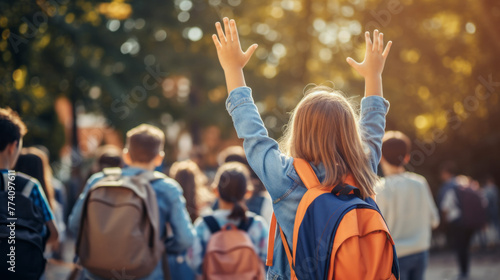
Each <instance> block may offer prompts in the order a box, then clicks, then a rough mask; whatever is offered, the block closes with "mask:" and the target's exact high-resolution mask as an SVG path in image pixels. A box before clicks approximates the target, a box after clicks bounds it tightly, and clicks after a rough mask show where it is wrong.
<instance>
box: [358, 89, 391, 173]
mask: <svg viewBox="0 0 500 280" xmlns="http://www.w3.org/2000/svg"><path fill="white" fill-rule="evenodd" d="M388 111H389V102H388V101H387V100H386V99H384V98H383V97H380V96H369V97H365V98H363V99H362V100H361V120H360V125H361V135H362V138H363V141H364V143H365V145H366V147H367V148H368V149H369V152H370V165H371V167H372V170H373V171H374V172H375V173H376V172H377V167H378V164H379V162H380V158H381V157H382V138H383V137H384V133H385V116H386V115H387V112H388Z"/></svg>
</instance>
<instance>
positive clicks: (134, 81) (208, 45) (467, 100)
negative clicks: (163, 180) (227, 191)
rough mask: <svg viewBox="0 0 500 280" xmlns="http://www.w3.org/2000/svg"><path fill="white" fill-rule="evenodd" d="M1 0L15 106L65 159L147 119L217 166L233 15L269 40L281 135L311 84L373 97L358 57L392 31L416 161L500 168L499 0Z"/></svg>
mask: <svg viewBox="0 0 500 280" xmlns="http://www.w3.org/2000/svg"><path fill="white" fill-rule="evenodd" d="M0 11H1V15H0V34H1V41H0V61H1V64H0V106H1V107H5V106H10V107H12V108H13V109H14V110H17V111H18V112H20V114H21V116H22V118H23V119H24V120H25V121H26V122H27V124H28V127H29V129H30V132H29V133H28V135H27V137H26V138H25V142H26V146H29V145H31V144H35V143H36V144H43V145H45V146H47V147H48V149H49V151H50V152H51V161H52V162H56V161H59V160H60V159H63V161H66V162H72V164H73V166H74V165H78V164H79V162H81V161H82V159H83V158H85V157H86V156H87V155H88V154H89V153H91V152H92V151H94V150H95V148H96V147H97V146H99V145H101V144H105V143H107V144H117V145H121V144H122V142H123V139H124V137H123V136H124V132H125V131H127V130H128V129H130V128H132V127H134V126H136V125H138V124H140V123H143V122H147V123H152V124H155V125H157V126H159V127H162V128H164V129H165V131H166V133H167V135H168V148H167V162H173V161H175V160H177V159H182V158H186V157H188V156H189V154H190V153H191V154H192V153H193V152H194V153H196V156H198V157H199V159H200V162H199V163H200V165H201V166H202V167H203V168H209V167H210V166H215V165H216V162H215V161H216V160H215V155H216V154H217V152H218V151H219V150H220V149H222V148H223V147H224V146H227V145H229V144H231V143H237V138H236V135H235V132H234V129H233V127H232V125H231V119H230V118H229V117H228V114H227V112H226V111H225V107H224V102H225V98H226V96H227V93H226V89H225V84H224V77H223V72H222V69H221V68H220V65H219V63H218V61H217V57H216V53H215V49H214V47H213V45H212V44H213V43H212V40H211V38H210V36H211V34H213V33H214V32H215V28H214V22H215V21H218V20H220V19H221V18H222V17H224V16H227V17H234V18H235V19H236V20H237V22H238V24H239V32H240V34H241V37H242V45H243V48H246V47H248V46H249V45H250V44H251V43H254V42H255V43H258V44H259V49H258V50H257V52H256V53H255V55H254V58H253V59H252V60H251V61H250V63H249V65H248V66H247V68H246V77H247V80H248V84H249V86H251V87H252V88H253V92H254V96H255V100H256V101H257V105H258V107H259V110H260V111H261V113H262V115H263V118H264V121H265V123H266V125H267V127H268V129H269V132H270V135H271V136H272V137H274V138H278V137H279V136H280V135H281V133H282V130H283V125H284V124H285V123H286V122H287V121H288V116H289V115H288V114H287V112H289V111H290V110H291V109H292V108H293V107H294V105H296V104H297V101H298V100H299V99H300V98H301V97H302V96H303V93H304V90H305V89H307V86H306V85H308V84H309V83H316V84H321V83H323V84H326V85H330V86H334V87H335V88H337V89H340V90H342V91H343V92H345V93H346V94H347V95H349V96H352V97H353V98H354V99H355V100H356V101H359V99H360V97H361V96H362V95H363V87H364V84H363V80H362V78H361V77H360V76H357V74H355V73H354V72H353V71H352V70H351V69H350V67H349V66H348V64H347V63H346V62H345V58H346V57H347V56H352V57H354V58H355V59H362V54H363V49H364V38H363V32H364V31H365V30H370V31H371V30H373V29H375V28H378V29H380V30H381V31H382V32H383V33H384V34H385V38H386V40H392V41H394V46H393V49H392V51H391V55H390V57H389V60H388V62H387V64H386V70H385V72H384V92H385V96H386V97H387V99H388V100H389V101H390V102H391V109H390V113H389V115H388V121H387V129H388V130H393V129H397V130H401V131H403V132H405V133H406V134H408V135H410V136H411V137H412V138H413V139H414V143H413V151H412V156H413V157H412V161H411V162H410V164H409V166H408V169H410V170H414V171H417V172H419V173H422V174H423V175H425V176H426V177H427V178H428V180H429V182H430V184H431V187H432V188H433V190H434V191H435V190H436V189H437V186H438V184H439V183H440V182H439V180H438V179H439V178H438V175H437V172H436V168H437V166H438V165H439V164H440V163H441V162H442V161H444V160H449V159H453V160H455V161H456V162H457V163H458V165H459V166H460V169H461V171H462V172H463V173H466V174H469V175H472V176H476V177H481V176H483V175H485V174H487V173H490V174H493V175H494V176H496V179H497V181H498V180H500V173H498V172H497V170H499V169H500V161H499V159H498V156H499V155H500V145H499V143H500V130H499V126H498V120H499V119H500V111H499V110H496V108H497V107H498V102H499V91H500V75H499V74H500V67H499V66H498V65H500V56H499V55H498V49H500V31H499V29H498V26H499V25H500V4H499V3H498V2H497V1H493V0H481V1H466V2H463V1H452V0H442V1H434V0H426V1H413V0H386V1H372V0H335V1H333V0H314V1H313V0H273V1H244V0H175V1H156V0H147V1H123V0H116V1H108V2H103V1H88V0H77V1H69V0H50V1H48V0H47V1H45V0H37V1H32V0H12V1H7V0H2V1H1V2H0ZM63 135H64V137H63ZM61 166H62V167H64V164H63V165H61ZM69 166H71V165H69ZM56 167H58V166H56ZM56 169H57V168H56ZM59 169H60V166H59ZM64 173H65V174H68V173H67V172H64Z"/></svg>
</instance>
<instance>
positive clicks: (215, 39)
mask: <svg viewBox="0 0 500 280" xmlns="http://www.w3.org/2000/svg"><path fill="white" fill-rule="evenodd" d="M212 39H213V40H214V45H215V48H216V49H217V50H220V49H221V48H222V45H221V44H220V42H219V39H218V38H217V35H215V34H213V35H212Z"/></svg>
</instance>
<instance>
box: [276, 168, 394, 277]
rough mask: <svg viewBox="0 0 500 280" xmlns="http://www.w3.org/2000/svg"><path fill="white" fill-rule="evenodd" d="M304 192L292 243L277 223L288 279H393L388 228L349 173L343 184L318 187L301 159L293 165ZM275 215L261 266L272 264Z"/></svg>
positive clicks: (314, 175)
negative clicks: (361, 194) (303, 186)
mask: <svg viewBox="0 0 500 280" xmlns="http://www.w3.org/2000/svg"><path fill="white" fill-rule="evenodd" d="M293 165H294V167H295V170H296V171H297V173H298V174H299V176H300V178H301V180H302V182H304V184H305V186H306V187H307V192H306V193H305V194H304V196H303V197H302V199H301V201H300V203H299V207H298V209H297V213H296V216H295V224H294V229H293V243H292V246H293V247H289V244H288V243H287V241H286V237H285V235H284V233H283V231H282V230H281V228H280V227H279V226H278V229H279V234H280V236H281V240H282V242H283V246H284V248H285V252H286V255H287V258H288V262H289V264H290V270H291V279H292V280H293V279H349V280H357V279H363V280H364V279H399V265H398V261H397V256H396V249H395V246H394V241H393V240H392V238H391V235H390V233H389V229H388V228H387V225H386V223H385V221H384V218H383V217H382V214H381V213H380V210H379V209H378V207H377V205H376V203H375V201H374V200H373V199H371V198H367V199H365V200H363V199H361V198H360V192H359V189H358V188H356V187H354V186H353V185H354V180H353V179H352V176H349V177H348V178H347V179H346V182H345V183H346V184H345V185H339V186H336V187H329V188H327V187H322V186H321V184H320V182H319V180H318V178H317V177H316V174H315V173H314V171H313V169H312V168H311V166H310V165H309V163H308V162H307V161H305V160H303V159H295V160H294V163H293ZM276 225H277V222H276V217H275V216H274V214H273V217H272V221H271V227H270V231H269V233H270V235H269V247H268V253H267V255H268V259H267V262H266V265H268V266H271V265H272V262H273V249H274V234H271V233H273V232H274V233H276Z"/></svg>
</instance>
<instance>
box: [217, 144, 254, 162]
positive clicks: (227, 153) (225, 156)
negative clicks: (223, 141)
mask: <svg viewBox="0 0 500 280" xmlns="http://www.w3.org/2000/svg"><path fill="white" fill-rule="evenodd" d="M217 161H218V163H219V166H220V165H223V164H224V163H227V162H235V161H236V162H239V163H243V164H244V165H248V161H247V157H246V155H245V150H243V148H242V147H241V146H229V147H227V148H225V149H224V150H222V151H221V152H220V153H219V156H218V157H217Z"/></svg>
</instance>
